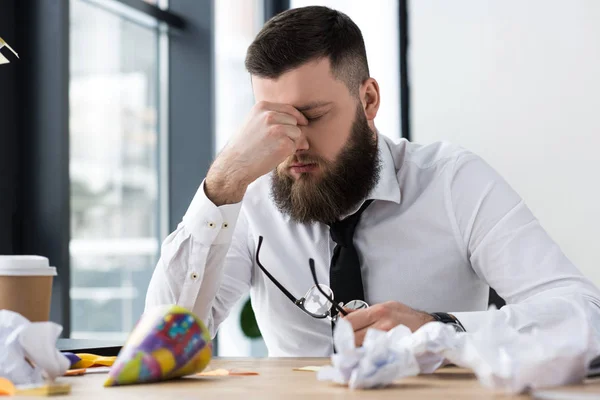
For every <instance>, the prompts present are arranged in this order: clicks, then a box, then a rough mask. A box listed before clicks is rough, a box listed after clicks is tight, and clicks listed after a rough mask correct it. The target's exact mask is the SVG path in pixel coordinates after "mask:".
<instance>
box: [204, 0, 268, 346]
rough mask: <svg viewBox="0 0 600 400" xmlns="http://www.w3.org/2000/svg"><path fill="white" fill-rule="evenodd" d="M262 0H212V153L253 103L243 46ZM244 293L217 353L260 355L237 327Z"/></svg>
mask: <svg viewBox="0 0 600 400" xmlns="http://www.w3.org/2000/svg"><path fill="white" fill-rule="evenodd" d="M263 7H264V6H263V1H262V0H219V1H216V2H215V9H214V13H215V46H214V48H215V100H216V108H215V109H216V119H215V122H216V135H215V153H218V152H219V151H220V150H221V149H222V148H223V146H224V145H225V144H226V143H227V140H228V139H229V138H230V137H231V135H233V134H235V133H236V131H237V130H238V129H240V127H241V125H242V124H243V122H244V120H245V118H246V116H247V114H248V113H249V112H250V109H251V108H252V106H253V105H254V95H253V93H252V85H251V82H250V75H249V74H248V72H246V68H245V66H244V60H245V57H246V50H247V48H248V46H249V45H250V43H252V41H253V40H254V37H255V36H256V34H257V33H258V31H259V30H260V28H261V27H262V25H263V21H264V16H263ZM247 299H248V297H247V296H245V297H244V298H243V299H241V300H240V302H239V303H238V304H237V305H236V306H235V307H234V309H233V310H232V311H231V313H230V316H229V318H228V319H227V320H225V321H224V322H223V323H222V324H221V327H220V328H219V340H218V343H219V344H218V353H219V355H220V356H263V355H266V348H265V347H264V344H263V342H262V340H249V339H247V338H246V337H245V336H244V334H243V333H242V330H241V328H240V312H241V310H242V306H243V305H244V303H245V302H246V301H247Z"/></svg>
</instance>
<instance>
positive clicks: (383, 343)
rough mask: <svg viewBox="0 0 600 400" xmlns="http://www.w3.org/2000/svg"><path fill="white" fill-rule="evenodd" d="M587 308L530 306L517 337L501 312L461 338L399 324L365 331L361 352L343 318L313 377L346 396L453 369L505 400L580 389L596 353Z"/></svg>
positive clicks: (592, 314)
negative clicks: (327, 360)
mask: <svg viewBox="0 0 600 400" xmlns="http://www.w3.org/2000/svg"><path fill="white" fill-rule="evenodd" d="M520 307H523V308H525V305H520ZM590 307H591V305H590V303H589V302H588V301H586V300H585V299H583V298H581V297H579V296H571V297H556V298H550V299H543V300H542V301H530V302H528V304H526V309H527V312H528V315H536V316H537V319H530V323H529V326H528V327H527V328H526V329H522V330H521V331H518V330H516V329H515V328H514V327H512V326H510V324H508V321H507V320H506V315H505V314H504V313H501V312H493V313H491V314H489V318H488V319H487V321H486V322H485V323H484V324H483V325H482V326H481V328H480V329H478V330H477V331H473V332H466V333H465V332H456V331H455V330H454V329H453V328H452V327H450V326H448V325H445V324H442V323H440V322H430V323H427V324H425V325H423V326H422V327H421V328H419V329H418V330H417V331H416V332H414V333H411V332H410V330H409V329H408V328H407V327H406V326H403V325H399V326H397V327H395V328H394V329H392V330H390V331H389V332H383V331H378V330H375V329H369V330H368V331H367V334H366V336H365V340H364V342H363V346H362V347H355V345H354V332H353V330H352V326H351V325H350V323H349V322H348V321H346V320H344V319H343V318H342V319H339V320H338V321H337V323H336V327H335V331H334V343H335V346H336V349H337V350H338V353H336V354H334V355H333V356H332V357H331V363H332V366H327V367H324V368H321V370H320V371H319V373H318V375H317V378H318V379H319V380H324V381H333V382H335V383H339V384H344V385H348V387H350V388H351V389H364V388H376V387H383V386H387V385H390V384H391V383H392V382H393V381H395V380H397V379H401V378H403V377H408V376H415V375H417V374H419V373H422V374H429V373H433V372H434V371H435V370H436V369H437V368H439V367H440V366H442V365H444V363H448V362H451V363H453V364H456V365H458V366H460V367H464V368H468V369H470V370H472V371H473V372H474V373H475V375H476V376H477V379H478V380H479V382H480V384H481V385H483V386H485V387H488V388H490V389H494V390H498V391H502V392H505V393H510V394H514V393H523V392H526V391H527V390H530V389H539V388H547V387H552V386H560V385H566V384H573V383H578V382H581V381H582V380H583V379H585V377H586V374H587V371H588V369H589V364H590V362H591V360H592V359H593V358H594V357H596V356H597V355H598V354H600V342H599V339H598V332H596V324H597V322H596V320H597V318H598V312H597V311H594V310H592V309H591V308H590ZM515 310H516V309H515ZM516 312H518V310H516Z"/></svg>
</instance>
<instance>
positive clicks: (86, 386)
mask: <svg viewBox="0 0 600 400" xmlns="http://www.w3.org/2000/svg"><path fill="white" fill-rule="evenodd" d="M327 364H329V359H327V358H270V359H269V358H263V359H250V358H235V359H234V358H217V359H214V360H212V362H211V364H210V365H209V367H208V368H207V370H211V369H217V368H225V369H239V370H245V371H255V372H258V373H259V374H260V375H258V376H222V377H213V376H210V377H200V376H192V377H186V378H183V379H178V380H173V381H168V382H161V383H154V384H145V385H130V386H120V387H111V388H104V387H103V386H102V385H103V383H104V380H105V379H106V376H107V375H106V373H94V374H87V375H83V376H74V377H62V378H60V379H59V381H60V382H64V383H70V384H71V385H72V392H71V395H70V396H69V399H86V400H93V399H107V398H110V399H114V400H119V399H132V400H134V399H144V400H152V399H167V398H168V399H183V398H198V399H200V398H206V399H213V398H219V399H221V398H259V397H260V398H261V399H267V400H268V399H281V398H289V397H295V398H311V399H321V398H323V399H345V398H356V397H365V398H377V399H438V398H439V399H454V398H460V399H462V398H468V399H492V398H507V397H505V396H502V395H501V394H498V393H495V392H493V391H491V390H489V389H486V388H483V387H482V386H481V385H480V384H479V383H478V382H477V380H476V379H475V377H474V375H473V374H472V373H470V372H469V371H466V370H464V369H459V368H442V369H440V370H438V372H436V373H435V374H433V375H421V376H417V377H413V378H406V379H403V380H401V381H399V382H398V383H396V384H394V385H392V386H391V387H387V388H384V389H379V390H368V391H366V390H357V391H352V390H349V389H348V388H346V387H343V386H338V385H335V384H332V383H330V382H321V381H318V380H317V378H316V373H315V372H306V371H293V368H297V367H304V366H308V365H318V366H321V365H327ZM561 392H562V393H564V394H565V395H566V396H567V397H564V398H565V399H567V398H575V396H576V395H575V396H569V394H572V393H577V394H580V393H581V394H582V395H583V396H585V397H582V398H588V397H587V396H586V394H588V395H590V396H594V397H590V398H599V397H600V379H588V380H587V381H586V383H585V384H582V385H577V386H571V387H562V388H559V389H554V390H552V394H551V396H552V397H551V398H555V399H559V398H563V397H562V396H561V397H554V395H555V394H559V393H561ZM596 396H597V397H596ZM19 398H20V399H25V397H21V396H19ZM62 398H65V399H66V397H62ZM510 398H511V399H512V398H516V399H525V398H531V397H530V396H514V397H510ZM546 398H550V397H546ZM38 399H39V398H38Z"/></svg>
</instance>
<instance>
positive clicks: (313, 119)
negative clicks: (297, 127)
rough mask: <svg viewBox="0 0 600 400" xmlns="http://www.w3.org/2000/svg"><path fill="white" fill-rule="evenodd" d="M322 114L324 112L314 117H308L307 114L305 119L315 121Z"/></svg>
mask: <svg viewBox="0 0 600 400" xmlns="http://www.w3.org/2000/svg"><path fill="white" fill-rule="evenodd" d="M323 115H325V114H322V115H318V116H315V117H308V116H307V117H306V119H307V120H308V121H309V122H315V121H318V120H319V119H321V117H323Z"/></svg>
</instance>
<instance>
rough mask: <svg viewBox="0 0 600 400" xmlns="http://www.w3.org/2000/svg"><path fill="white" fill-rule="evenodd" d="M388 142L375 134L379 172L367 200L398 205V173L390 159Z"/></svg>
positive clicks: (399, 196)
mask: <svg viewBox="0 0 600 400" xmlns="http://www.w3.org/2000/svg"><path fill="white" fill-rule="evenodd" d="M388 140H389V139H387V138H386V137H385V136H383V135H381V134H377V148H378V151H379V161H380V163H381V170H380V171H379V181H378V182H377V184H376V185H375V187H374V188H373V190H371V193H370V194H369V196H368V197H367V199H373V200H385V201H393V202H394V203H398V204H400V199H401V194H400V186H399V184H398V177H397V172H398V171H396V165H395V163H394V159H393V158H392V153H391V150H390V144H389V143H388Z"/></svg>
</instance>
